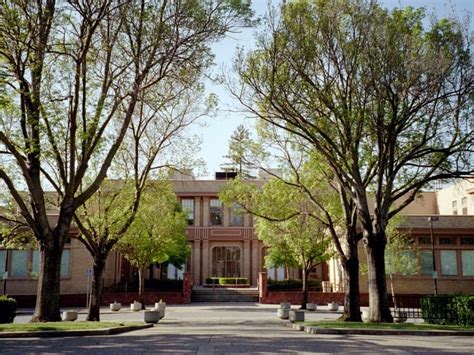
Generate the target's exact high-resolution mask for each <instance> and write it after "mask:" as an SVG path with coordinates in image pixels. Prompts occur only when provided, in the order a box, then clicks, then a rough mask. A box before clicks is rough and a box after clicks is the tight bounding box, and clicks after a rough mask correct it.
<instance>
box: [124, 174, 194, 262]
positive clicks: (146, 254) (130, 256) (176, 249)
mask: <svg viewBox="0 0 474 355" xmlns="http://www.w3.org/2000/svg"><path fill="white" fill-rule="evenodd" d="M186 227H187V216H186V213H184V212H182V211H181V209H180V206H179V204H178V202H177V201H176V196H175V194H174V192H173V190H172V189H171V186H170V185H169V184H167V183H165V182H163V181H157V182H154V184H153V185H152V184H150V185H149V186H148V187H147V189H146V190H145V191H144V195H143V197H142V201H141V205H140V207H139V210H138V213H137V215H136V217H135V220H134V221H133V223H132V225H131V226H130V228H129V229H128V230H127V232H126V233H125V235H124V236H123V238H121V239H120V240H119V241H118V243H117V245H116V248H117V249H118V250H119V251H120V252H122V253H123V254H124V256H125V257H126V258H127V260H129V261H130V263H131V264H132V265H133V266H136V267H138V268H144V267H146V266H147V265H149V264H152V263H164V262H167V261H169V260H170V259H173V261H174V262H175V263H178V262H181V263H183V262H184V261H185V260H186V258H187V256H188V255H189V254H190V248H189V245H188V240H187V237H186V234H185V232H186Z"/></svg>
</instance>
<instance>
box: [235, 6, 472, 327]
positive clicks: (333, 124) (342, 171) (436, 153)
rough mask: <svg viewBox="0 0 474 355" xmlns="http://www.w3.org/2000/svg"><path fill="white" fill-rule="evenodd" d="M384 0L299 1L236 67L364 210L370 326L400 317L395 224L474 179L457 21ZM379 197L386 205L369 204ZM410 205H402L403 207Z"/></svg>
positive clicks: (464, 47) (255, 98) (260, 106)
mask: <svg viewBox="0 0 474 355" xmlns="http://www.w3.org/2000/svg"><path fill="white" fill-rule="evenodd" d="M424 18H425V15H424V12H423V10H414V9H413V8H405V9H396V10H394V11H392V12H389V11H387V10H384V9H382V8H381V7H380V6H379V5H378V4H377V2H376V1H364V0H337V1H331V2H330V1H310V0H306V1H291V2H286V3H284V4H282V6H281V8H280V15H279V16H276V15H274V16H271V17H270V18H269V19H268V22H267V28H266V30H265V32H264V34H263V35H261V36H260V38H259V40H258V45H257V49H256V50H255V51H253V52H252V53H250V54H249V55H248V56H244V55H242V56H241V57H240V58H238V59H237V61H236V70H237V72H238V74H239V76H240V79H241V84H242V88H241V91H240V92H237V91H235V93H236V96H237V97H238V98H239V99H240V101H241V103H242V104H243V105H244V106H245V107H246V108H247V109H248V110H250V111H251V112H253V113H254V114H255V115H256V116H257V117H258V118H260V119H262V120H264V121H266V122H268V123H270V124H272V125H275V126H277V127H279V128H281V129H284V130H287V131H288V132H291V133H292V134H294V135H296V136H298V137H300V138H301V139H303V140H304V141H305V142H306V143H307V144H308V145H310V146H312V147H313V148H314V150H316V151H318V152H319V154H320V155H321V156H322V157H323V158H324V159H325V161H326V163H327V164H328V166H329V167H330V168H331V170H332V172H333V174H334V176H335V179H336V180H337V182H338V184H339V185H340V186H341V187H342V189H341V190H340V192H341V200H343V199H347V198H348V197H349V198H350V200H351V201H353V203H354V205H355V206H356V208H357V213H358V217H359V219H360V225H361V227H362V230H363V240H364V245H365V249H366V252H367V257H368V264H369V303H370V315H369V318H370V320H371V321H374V322H380V321H391V320H392V316H391V314H390V310H389V307H388V299H387V292H386V291H387V288H386V276H385V264H384V251H385V245H386V242H387V237H386V228H387V225H388V222H389V220H390V219H391V218H393V217H394V216H395V215H396V214H397V213H399V212H400V211H401V210H402V209H403V208H404V207H406V206H407V205H408V204H409V203H410V202H412V201H413V199H414V197H415V195H416V193H417V192H418V191H419V190H420V189H421V188H422V186H425V185H426V184H428V183H430V182H433V181H435V180H439V179H444V178H449V177H453V176H463V175H467V174H470V173H472V169H473V168H472V150H473V144H474V132H473V131H472V116H471V117H470V116H469V115H468V114H467V110H468V108H469V107H470V106H469V105H471V104H472V97H473V96H472V92H473V66H472V59H471V56H470V54H469V53H470V52H469V48H470V42H469V40H468V38H467V37H466V36H465V35H464V33H463V29H462V28H461V27H460V26H459V25H458V24H457V22H456V21H454V20H446V19H443V20H440V21H437V22H435V23H433V24H431V25H430V27H429V28H427V29H425V28H424V27H423V19H424ZM372 196H373V198H374V202H375V209H374V211H373V213H372V211H371V210H370V208H369V199H370V198H371V197H372ZM397 200H399V201H400V203H399V204H398V205H397V206H396V207H394V202H395V201H397Z"/></svg>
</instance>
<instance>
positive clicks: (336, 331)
mask: <svg viewBox="0 0 474 355" xmlns="http://www.w3.org/2000/svg"><path fill="white" fill-rule="evenodd" d="M286 326H287V327H288V328H292V329H295V330H299V331H304V332H306V333H308V334H336V335H340V334H355V335H418V336H474V331H472V330H411V329H409V330H404V329H400V330H397V329H357V328H356V329H344V328H320V327H307V326H304V325H303V324H298V323H287V324H286Z"/></svg>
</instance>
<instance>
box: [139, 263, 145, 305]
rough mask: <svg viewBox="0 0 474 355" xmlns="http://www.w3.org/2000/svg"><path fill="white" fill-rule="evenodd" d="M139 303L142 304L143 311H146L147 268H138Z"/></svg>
mask: <svg viewBox="0 0 474 355" xmlns="http://www.w3.org/2000/svg"><path fill="white" fill-rule="evenodd" d="M138 301H139V302H140V303H141V304H142V309H145V268H143V267H139V268H138Z"/></svg>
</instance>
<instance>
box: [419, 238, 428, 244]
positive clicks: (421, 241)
mask: <svg viewBox="0 0 474 355" xmlns="http://www.w3.org/2000/svg"><path fill="white" fill-rule="evenodd" d="M418 244H431V238H430V237H420V238H418Z"/></svg>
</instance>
